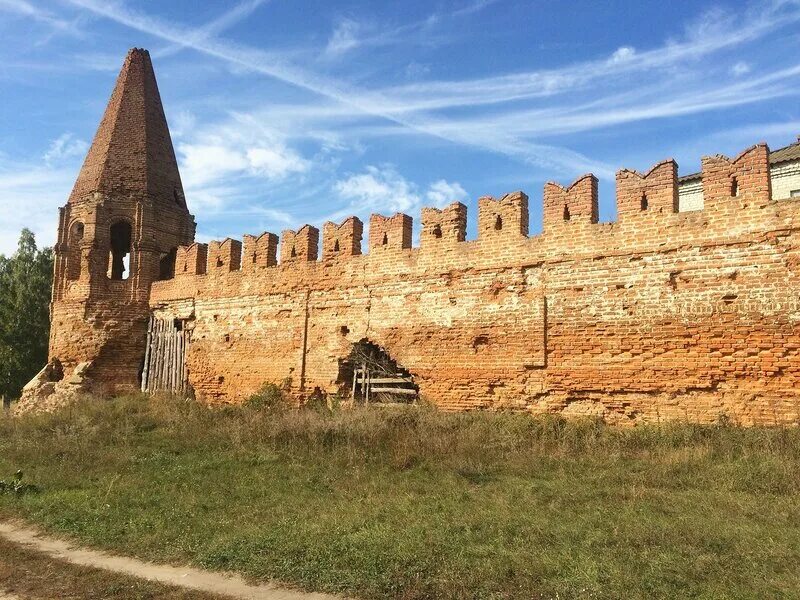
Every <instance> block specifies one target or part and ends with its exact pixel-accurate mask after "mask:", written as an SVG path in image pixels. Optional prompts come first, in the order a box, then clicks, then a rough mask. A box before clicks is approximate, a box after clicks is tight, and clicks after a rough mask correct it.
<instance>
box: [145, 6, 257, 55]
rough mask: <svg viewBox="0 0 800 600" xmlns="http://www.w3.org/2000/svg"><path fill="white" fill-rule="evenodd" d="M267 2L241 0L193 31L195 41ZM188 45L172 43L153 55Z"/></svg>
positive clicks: (229, 25)
mask: <svg viewBox="0 0 800 600" xmlns="http://www.w3.org/2000/svg"><path fill="white" fill-rule="evenodd" d="M266 2H269V0H243V1H242V2H239V3H238V4H236V5H235V6H234V7H233V8H231V9H230V10H229V11H226V12H225V13H223V14H222V15H220V16H219V17H217V18H216V19H214V20H213V21H211V22H209V23H208V24H206V25H204V26H203V27H198V28H196V29H195V30H194V32H193V33H194V41H195V42H200V41H203V40H208V39H210V38H213V37H214V36H216V35H218V34H220V33H222V32H223V31H225V30H226V29H229V28H230V27H232V26H234V25H236V24H237V23H239V22H240V21H242V20H243V19H246V18H247V17H249V16H250V15H252V14H253V13H254V12H255V11H256V9H258V8H259V7H260V6H261V5H262V4H264V3H266ZM187 47H189V44H188V43H185V42H183V43H172V44H170V45H169V46H167V47H165V48H162V49H160V50H158V51H156V52H154V53H153V55H154V56H157V57H164V56H169V55H171V54H175V53H176V52H179V51H180V50H183V49H184V48H187Z"/></svg>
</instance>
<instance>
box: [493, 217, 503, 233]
mask: <svg viewBox="0 0 800 600" xmlns="http://www.w3.org/2000/svg"><path fill="white" fill-rule="evenodd" d="M502 228H503V218H502V217H501V216H500V215H497V218H496V219H495V220H494V230H495V231H500V230H501V229H502Z"/></svg>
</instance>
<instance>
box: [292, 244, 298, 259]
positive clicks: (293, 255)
mask: <svg viewBox="0 0 800 600" xmlns="http://www.w3.org/2000/svg"><path fill="white" fill-rule="evenodd" d="M290 255H291V257H292V258H297V250H296V249H295V247H294V246H292V252H291V254H290Z"/></svg>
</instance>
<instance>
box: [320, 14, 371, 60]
mask: <svg viewBox="0 0 800 600" xmlns="http://www.w3.org/2000/svg"><path fill="white" fill-rule="evenodd" d="M362 33H363V30H362V25H361V24H360V23H358V22H357V21H354V20H353V19H340V20H339V22H338V23H337V24H336V27H335V28H334V29H333V33H331V37H330V39H329V40H328V44H327V46H325V52H324V54H325V56H326V57H327V58H335V57H339V56H341V55H342V54H344V53H345V52H348V51H350V50H352V49H354V48H357V47H358V46H360V45H361V40H360V39H359V37H360V34H362Z"/></svg>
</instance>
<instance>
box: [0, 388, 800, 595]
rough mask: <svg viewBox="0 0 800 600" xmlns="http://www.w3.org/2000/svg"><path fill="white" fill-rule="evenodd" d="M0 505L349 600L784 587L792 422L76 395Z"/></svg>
mask: <svg viewBox="0 0 800 600" xmlns="http://www.w3.org/2000/svg"><path fill="white" fill-rule="evenodd" d="M16 469H23V470H24V472H25V479H26V480H28V481H30V482H32V483H34V484H36V485H37V486H38V487H39V488H40V492H39V493H36V494H26V495H22V496H15V495H11V494H5V495H0V516H5V517H9V516H23V517H25V518H27V519H29V520H30V521H32V522H35V523H38V524H40V525H42V526H44V527H45V528H47V529H49V530H51V531H55V532H63V533H64V534H69V535H70V536H73V537H74V538H76V539H77V540H80V541H82V542H84V543H86V544H89V545H92V546H94V547H98V548H104V549H112V550H116V551H119V552H123V553H126V554H130V555H135V556H138V557H143V558H148V559H153V560H157V561H178V562H187V561H188V562H191V563H193V564H195V565H200V566H204V567H208V568H212V569H222V570H236V571H239V572H242V573H244V574H246V575H249V576H252V577H254V578H274V579H277V580H280V581H284V582H289V583H294V584H296V585H298V586H300V587H303V588H307V589H317V590H325V591H329V592H340V593H343V594H350V595H354V596H357V597H363V598H387V597H394V598H554V597H558V598H687V597H694V598H737V599H741V598H759V599H761V598H778V597H785V598H790V597H800V569H798V565H800V429H790V430H785V429H749V430H742V429H736V428H732V427H726V426H719V427H699V426H691V425H670V426H659V427H655V426H653V427H641V428H636V429H626V430H622V429H614V428H611V427H606V426H603V425H601V424H598V423H595V422H589V421H586V422H565V421H563V420H561V419H557V418H531V417H529V416H526V415H514V414H486V413H470V414H441V413H437V412H435V411H432V410H428V409H408V410H401V411H396V410H391V411H381V410H375V409H372V410H352V411H342V412H336V413H333V414H328V413H320V412H314V411H300V412H296V411H295V412H273V411H268V410H254V409H252V408H227V409H218V410H212V409H208V408H204V407H201V406H199V405H197V404H194V403H188V402H179V401H174V400H168V399H163V400H153V401H149V402H148V401H144V400H143V399H141V398H120V399H116V400H113V401H99V400H95V401H86V402H83V403H81V404H79V405H77V406H75V407H73V408H70V409H67V410H65V411H63V412H61V413H58V414H55V415H47V416H39V417H27V418H24V419H19V420H14V419H10V418H2V417H0V478H2V477H4V476H5V477H7V476H10V475H12V474H13V473H14V471H15V470H16Z"/></svg>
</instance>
